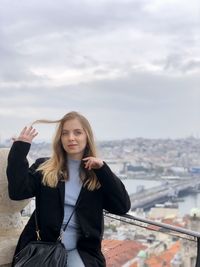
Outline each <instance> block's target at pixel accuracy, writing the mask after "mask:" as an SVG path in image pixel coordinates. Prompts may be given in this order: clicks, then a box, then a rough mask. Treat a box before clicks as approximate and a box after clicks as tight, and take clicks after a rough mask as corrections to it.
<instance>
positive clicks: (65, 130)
mask: <svg viewBox="0 0 200 267" xmlns="http://www.w3.org/2000/svg"><path fill="white" fill-rule="evenodd" d="M69 131H70V130H67V129H62V132H69ZM72 131H84V129H80V128H77V129H73V130H72Z"/></svg>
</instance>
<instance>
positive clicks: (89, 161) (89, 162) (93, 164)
mask: <svg viewBox="0 0 200 267" xmlns="http://www.w3.org/2000/svg"><path fill="white" fill-rule="evenodd" d="M82 160H83V161H84V164H85V168H86V169H88V170H92V169H100V168H101V167H102V166H103V160H101V159H98V158H95V157H87V158H83V159H82Z"/></svg>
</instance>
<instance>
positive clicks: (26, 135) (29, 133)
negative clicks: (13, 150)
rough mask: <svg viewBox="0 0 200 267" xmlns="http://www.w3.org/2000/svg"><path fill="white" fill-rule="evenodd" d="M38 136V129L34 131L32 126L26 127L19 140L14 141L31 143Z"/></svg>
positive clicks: (14, 139)
mask: <svg viewBox="0 0 200 267" xmlns="http://www.w3.org/2000/svg"><path fill="white" fill-rule="evenodd" d="M36 135H38V132H36V129H34V128H33V127H32V126H30V127H24V129H23V130H22V131H21V133H20V135H19V136H18V137H17V138H12V139H13V141H14V142H15V141H22V142H27V143H31V142H32V140H33V138H35V137H36Z"/></svg>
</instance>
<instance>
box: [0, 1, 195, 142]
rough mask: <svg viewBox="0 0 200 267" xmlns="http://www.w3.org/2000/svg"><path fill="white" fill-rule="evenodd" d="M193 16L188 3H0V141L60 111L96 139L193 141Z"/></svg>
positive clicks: (58, 115) (45, 133)
mask: <svg viewBox="0 0 200 267" xmlns="http://www.w3.org/2000/svg"><path fill="white" fill-rule="evenodd" d="M198 12H199V3H197V0H191V1H190V2H189V3H188V1H186V0H183V1H181V0H175V1H171V2H169V1H164V0H163V1H156V0H150V1H149V0H148V1H147V0H123V1H122V0H115V1H114V0H102V1H97V2H94V1H92V0H91V1H86V0H78V1H64V0H63V1H61V0H59V1H53V0H51V1H49V0H48V1H42V2H41V1H40V2H39V1H38V0H36V1H35V0H34V1H33V0H29V1H25V0H22V1H17V0H14V1H13V0H12V1H11V0H6V1H5V0H2V1H1V4H0V39H1V44H0V57H1V66H0V95H1V98H0V116H1V118H0V121H1V122H2V125H5V127H3V128H4V130H2V131H0V135H3V136H4V137H5V136H7V135H11V134H12V131H14V132H15V131H16V130H17V129H19V126H21V125H23V124H26V123H28V122H30V121H32V120H34V119H38V118H41V117H45V118H55V119H56V118H59V117H61V116H62V115H63V114H64V113H66V112H67V111H70V110H78V111H80V112H83V113H84V114H86V115H87V116H88V118H90V119H91V122H92V124H93V125H94V127H95V129H96V132H97V133H99V134H98V136H99V137H100V138H101V139H104V138H105V139H108V138H122V137H134V136H147V137H148V136H149V137H160V136H161V137H162V136H165V137H166V136H172V137H173V136H186V135H189V134H191V133H196V132H200V128H199V123H198V114H199V105H198V99H199V97H200V93H199V92H200V90H199V84H200V81H199V80H200V78H199V77H200V76H199V73H200V51H199V47H198V44H199V39H200V36H199V28H198V27H199V13H198ZM7 120H9V121H10V122H11V124H12V128H8V127H7V126H6V123H5V121H7ZM169 122H170V126H169ZM177 125H178V126H179V127H177ZM1 132H2V133H1ZM46 135H47V131H43V130H42V129H41V136H43V137H44V136H46Z"/></svg>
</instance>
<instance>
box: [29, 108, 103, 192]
mask: <svg viewBox="0 0 200 267" xmlns="http://www.w3.org/2000/svg"><path fill="white" fill-rule="evenodd" d="M73 119H78V120H79V122H80V123H81V125H82V127H83V129H84V131H85V133H86V136H87V145H86V148H85V151H84V155H83V158H84V157H90V156H91V157H96V147H95V142H94V136H93V132H92V128H91V126H90V123H89V122H88V120H87V119H86V118H85V117H84V116H83V115H81V114H80V113H78V112H76V111H72V112H69V113H67V114H66V115H64V116H63V118H62V119H60V120H37V121H34V122H33V123H32V125H33V124H36V123H58V126H57V130H56V133H55V136H54V139H53V143H52V145H53V153H52V156H51V158H50V159H48V160H47V161H45V162H44V163H43V164H41V165H40V166H39V167H38V168H37V170H38V171H41V172H42V175H43V179H42V183H43V184H44V185H47V186H50V187H56V186H57V184H58V181H59V180H68V178H69V177H68V169H67V164H66V161H67V154H66V151H65V150H64V148H63V146H62V143H61V134H62V129H63V125H64V123H65V122H66V121H69V120H73ZM80 179H81V180H82V182H83V185H84V186H86V187H87V188H88V190H91V191H93V190H95V189H98V188H99V187H100V183H99V181H98V179H97V177H96V175H95V173H94V171H92V170H90V171H89V170H86V169H85V168H84V166H83V162H81V165H80Z"/></svg>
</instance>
